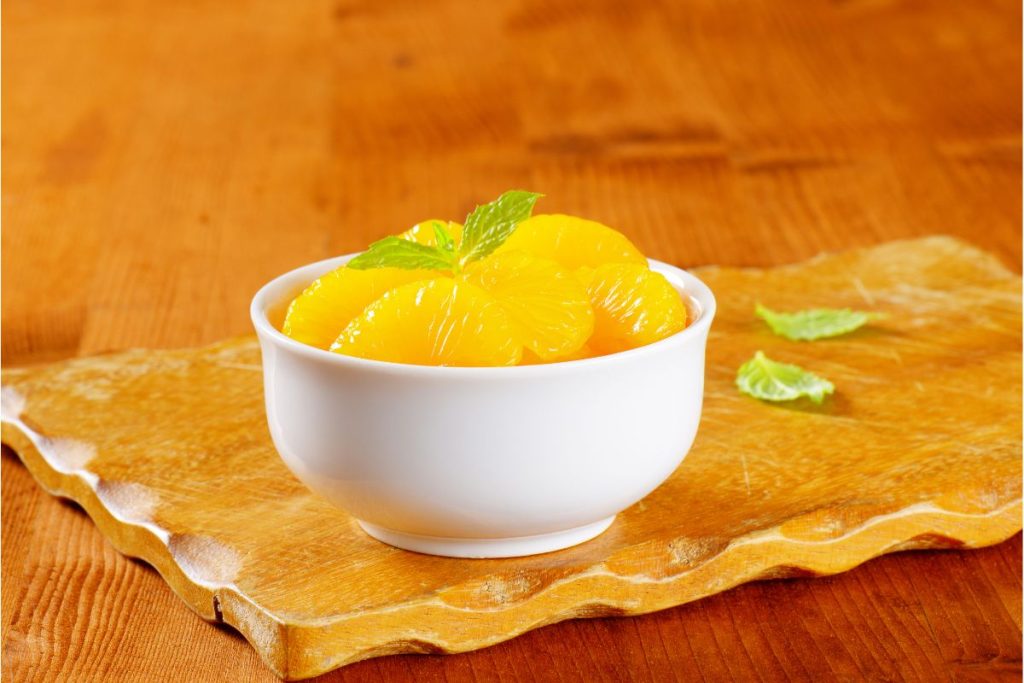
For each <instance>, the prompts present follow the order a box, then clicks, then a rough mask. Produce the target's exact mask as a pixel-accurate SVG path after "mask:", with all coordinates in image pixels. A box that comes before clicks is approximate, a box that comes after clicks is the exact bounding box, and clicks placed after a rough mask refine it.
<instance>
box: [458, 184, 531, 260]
mask: <svg viewBox="0 0 1024 683" xmlns="http://www.w3.org/2000/svg"><path fill="white" fill-rule="evenodd" d="M541 196H542V195H539V194H537V193H536V192H525V191H523V190H509V191H508V192H506V193H505V194H503V195H501V196H500V197H498V198H497V199H495V200H494V201H493V202H490V203H488V204H484V205H482V206H478V207H476V208H475V209H473V212H472V213H470V214H469V216H467V217H466V223H465V225H464V226H463V229H462V245H461V246H460V247H459V264H460V265H466V264H467V263H472V262H473V261H479V260H480V259H482V258H484V257H485V256H487V255H489V254H490V253H491V252H493V251H494V250H495V249H497V248H498V247H500V246H501V245H502V244H503V243H504V242H505V240H507V239H508V238H509V236H510V235H511V234H512V233H513V231H515V229H516V225H518V224H519V222H520V221H523V220H525V219H527V218H529V217H530V213H532V212H533V205H534V204H536V203H537V199H538V198H540V197H541Z"/></svg>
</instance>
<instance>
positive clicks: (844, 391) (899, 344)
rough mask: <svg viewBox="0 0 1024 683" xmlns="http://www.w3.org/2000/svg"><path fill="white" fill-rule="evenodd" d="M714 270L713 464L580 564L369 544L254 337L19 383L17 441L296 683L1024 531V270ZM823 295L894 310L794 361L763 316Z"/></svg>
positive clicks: (13, 431) (51, 485)
mask: <svg viewBox="0 0 1024 683" xmlns="http://www.w3.org/2000/svg"><path fill="white" fill-rule="evenodd" d="M699 273H700V275H701V277H702V278H703V279H704V281H705V282H706V283H707V284H708V286H709V287H711V289H712V290H713V291H714V292H715V293H716V298H718V299H719V301H720V302H721V303H720V304H719V312H718V316H717V317H716V321H715V325H714V327H713V330H712V333H711V335H710V337H709V340H708V361H707V362H708V370H707V373H706V374H707V378H706V384H705V406H704V415H703V417H702V419H701V429H700V433H699V435H698V439H697V441H696V442H695V443H694V447H693V449H692V451H691V452H690V454H689V455H688V456H687V458H686V460H685V461H684V463H683V465H682V466H680V467H679V468H678V469H677V470H676V471H675V472H674V473H673V475H672V476H671V477H670V478H669V479H668V481H666V482H665V483H664V484H662V486H660V487H659V488H658V489H657V490H656V491H654V492H653V493H652V494H650V495H649V496H648V497H647V498H645V499H644V500H643V501H641V502H640V503H638V504H637V505H634V506H632V507H630V508H629V509H627V510H625V511H623V512H622V513H621V514H620V515H619V517H618V518H617V519H616V521H615V523H614V524H613V526H612V528H611V529H610V530H609V531H607V532H606V533H604V534H602V535H601V536H600V537H598V538H597V539H595V540H593V541H591V542H588V543H585V544H582V545H579V546H576V547H574V548H570V549H566V550H563V551H559V552H555V553H547V554H542V555H537V556H533V557H526V558H517V559H509V560H459V559H451V558H440V557H431V556H425V555H419V554H416V553H409V552H405V551H400V550H396V549H394V548H391V547H389V546H386V545H383V544H381V543H378V542H376V541H374V540H373V539H371V538H369V537H368V536H367V535H366V534H364V533H363V532H362V531H361V530H360V529H359V528H358V527H357V525H356V524H355V520H353V519H352V518H351V517H350V516H348V515H347V514H346V513H344V512H343V511H341V510H338V509H336V508H333V507H332V506H331V505H330V504H329V503H327V502H326V501H325V500H323V499H321V498H319V497H318V496H316V495H315V494H313V493H312V492H310V491H309V490H307V489H306V488H305V487H304V486H303V485H302V484H300V483H299V482H298V481H297V480H296V479H295V478H294V477H292V476H291V475H290V474H289V472H288V470H287V469H286V468H285V466H284V464H283V463H282V462H281V460H280V458H279V457H278V455H277V453H276V451H275V450H274V447H273V444H272V443H271V440H270V435H269V433H268V430H267V424H266V416H265V412H264V402H263V394H262V391H261V389H262V379H263V377H262V373H261V371H260V356H259V347H258V345H257V343H256V340H255V339H254V338H252V337H243V338H239V339H235V340H229V341H225V342H221V343H218V344H214V345H212V346H208V347H202V348H198V349H186V350H172V351H156V350H134V351H128V352H124V353H120V354H115V355H101V356H94V357H90V358H83V359H79V360H74V361H67V362H62V363H55V364H50V365H45V366H39V367H36V368H34V369H28V368H26V369H7V370H4V371H3V388H2V397H3V431H2V436H3V442H4V443H6V444H8V445H9V446H11V447H12V448H13V449H14V450H15V451H16V452H17V453H18V455H19V456H20V458H21V459H22V461H23V462H24V463H25V464H26V465H27V466H28V469H29V470H30V471H31V472H32V474H33V476H34V477H35V478H36V479H37V480H38V481H39V482H40V483H41V484H42V485H43V487H44V488H46V489H47V490H48V491H50V492H51V493H55V494H57V495H61V496H65V497H67V498H70V499H72V500H74V501H76V502H77V503H79V504H80V505H82V507H84V508H85V510H86V511H87V512H88V513H89V516H90V517H92V519H93V520H94V521H95V522H96V524H97V526H98V527H99V528H100V530H101V531H102V532H103V534H104V535H105V536H107V537H108V538H109V539H110V540H111V542H112V543H113V544H114V546H115V547H116V548H118V549H119V550H121V551H122V552H124V553H126V554H129V555H132V556H136V557H140V558H142V559H144V560H146V561H147V562H149V563H150V564H152V565H153V566H155V567H156V568H157V570H158V571H159V572H160V574H161V575H162V576H163V577H164V578H165V579H166V580H167V582H168V583H169V584H170V586H171V587H172V588H173V589H174V591H175V593H177V594H178V595H179V596H180V597H181V598H182V599H183V600H184V601H185V603H186V604H188V605H189V606H190V607H191V608H192V609H193V610H195V611H196V612H197V613H198V614H199V615H201V616H203V617H204V618H206V619H209V620H212V621H217V622H224V623H227V624H230V625H231V626H233V627H235V628H237V629H238V630H239V631H240V632H241V633H242V634H243V635H244V636H245V637H246V639H248V640H249V642H250V643H251V644H252V645H253V647H254V648H255V649H256V650H257V652H258V653H259V654H260V657H261V658H262V659H263V660H264V661H265V662H266V663H267V665H268V666H269V667H270V668H271V669H272V670H273V671H274V672H275V673H277V674H278V675H280V676H282V677H285V678H288V679H300V678H308V677H310V676H314V675H317V674H321V673H324V672H327V671H330V670H332V669H335V668H338V667H340V666H344V665H346V664H350V663H353V662H356V661H360V660H363V659H367V658H371V657H376V656H382V655H389V654H402V653H418V652H449V653H455V652H465V651H468V650H474V649H479V648H482V647H486V646H488V645H493V644H495V643H497V642H501V641H503V640H507V639H508V638H511V637H514V636H516V635H519V634H521V633H523V632H524V631H527V630H530V629H532V628H535V627H537V626H540V625H544V624H549V623H554V622H557V621H562V620H564V619H567V618H572V617H586V616H605V615H618V614H643V613H647V612H651V611H655V610H658V609H664V608H666V607H670V606H673V605H677V604H680V603H685V602H690V601H692V600H695V599H698V598H701V597H705V596H707V595H711V594H714V593H717V592H720V591H722V590H725V589H728V588H731V587H733V586H735V585H738V584H741V583H745V582H747V581H751V580H756V579H762V578H783V577H791V576H813V575H827V574H833V573H836V572H841V571H844V570H847V569H850V568H851V567H853V566H856V565H857V564H860V563H861V562H863V561H865V560H867V559H870V558H872V557H874V556H877V555H880V554H883V553H886V552H892V551H896V550H906V549H910V548H922V547H926V548H927V547H962V546H966V547H980V546H984V545H989V544H993V543H997V542H999V541H1002V540H1005V539H1006V538H1008V537H1009V536H1011V535H1013V534H1015V533H1016V532H1018V531H1019V530H1020V528H1021V494H1020V482H1021V447H1020V436H1019V435H1020V432H1021V423H1020V414H1021V396H1020V391H1021V389H1020V373H1021V358H1020V346H1021V332H1020V330H1021V303H1020V299H1019V292H1020V288H1021V281H1020V278H1018V277H1016V276H1014V275H1012V274H1011V273H1010V272H1009V271H1007V270H1006V269H1005V268H1004V267H1003V266H1002V265H1001V264H999V262H998V261H997V260H996V259H995V258H993V257H991V256H989V255H987V254H985V253H984V252H981V251H978V250H977V249H974V248H972V247H970V246H968V245H965V244H964V243H962V242H958V241H956V240H952V239H949V238H942V237H935V238H929V239H920V240H911V241H901V242H893V243H890V244H886V245H882V246H878V247H874V248H871V249H862V250H857V251H853V252H848V253H844V254H840V255H834V256H828V257H820V258H816V259H814V260H812V261H810V262H807V263H804V264H799V265H792V266H787V267H781V268H774V269H735V268H702V269H699ZM954 283H955V284H954ZM822 298H827V299H828V300H829V301H830V302H831V303H832V304H833V305H836V306H840V307H847V306H854V305H860V306H862V307H863V306H870V307H871V309H872V310H874V311H877V312H879V313H882V314H883V315H884V316H885V319H884V321H876V322H875V323H873V324H872V325H871V326H870V328H866V329H863V330H859V331H858V332H857V333H855V334H851V335H847V336H845V337H843V338H837V339H832V340H828V341H825V342H819V343H817V344H810V345H807V344H802V345H796V347H798V348H794V345H793V344H792V343H789V342H786V341H785V340H783V339H780V338H778V337H776V336H774V335H772V334H771V333H770V332H768V331H767V329H766V328H765V326H764V325H763V324H762V323H760V322H757V321H755V320H753V318H752V315H751V311H752V310H753V308H754V304H755V302H756V301H758V300H765V301H768V302H769V303H770V304H771V305H772V306H775V307H778V308H781V309H783V310H791V309H794V308H801V307H818V306H821V305H824V304H826V303H829V301H825V302H823V301H820V300H819V299H822ZM758 347H760V348H764V349H766V350H767V353H768V354H769V355H770V356H772V357H775V358H781V359H783V360H787V359H788V356H789V355H794V354H795V355H799V356H800V357H802V358H803V359H805V361H804V362H807V363H809V364H810V366H811V367H813V368H814V369H815V370H816V371H818V372H821V373H824V374H825V375H827V376H828V377H830V378H832V379H833V380H834V381H835V382H836V383H837V384H838V385H839V393H838V394H837V395H836V396H835V397H833V398H830V399H829V400H828V401H827V402H826V403H824V404H823V405H821V406H814V405H813V404H810V403H807V404H800V403H795V404H792V405H786V406H775V405H770V404H767V403H762V402H758V401H754V400H751V399H750V398H749V397H746V396H742V395H740V394H739V393H738V392H737V391H736V389H735V387H734V385H733V378H734V375H735V368H736V367H738V366H739V364H740V363H742V362H743V360H745V359H746V358H747V357H748V356H749V355H750V354H751V352H752V349H754V348H758ZM968 396H969V397H970V403H969V404H964V403H963V401H962V399H963V397H968ZM1002 411H1008V413H1009V415H1008V416H1007V417H1006V419H1004V420H1000V421H998V422H995V423H993V422H992V416H993V415H995V414H999V413H1000V412H1002ZM737 425H742V428H741V429H737ZM623 456H624V457H628V455H627V454H623Z"/></svg>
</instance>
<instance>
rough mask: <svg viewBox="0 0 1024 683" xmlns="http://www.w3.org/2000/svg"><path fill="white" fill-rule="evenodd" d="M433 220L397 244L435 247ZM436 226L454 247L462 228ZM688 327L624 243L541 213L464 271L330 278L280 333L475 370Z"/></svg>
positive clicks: (639, 342) (369, 354)
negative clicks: (447, 234)
mask: <svg viewBox="0 0 1024 683" xmlns="http://www.w3.org/2000/svg"><path fill="white" fill-rule="evenodd" d="M435 222H438V221H424V222H423V223H420V224H418V225H416V226H414V227H413V228H411V229H410V230H407V231H406V232H404V233H402V234H401V235H399V237H401V238H403V239H406V240H411V241H415V242H418V243H420V244H424V245H428V246H434V245H435V244H436V238H435V231H434V229H433V226H432V224H433V223H435ZM443 224H444V226H446V227H447V231H448V233H449V234H450V235H451V237H452V238H453V239H454V240H455V242H456V244H458V242H459V240H460V239H461V235H462V226H461V225H459V224H458V223H451V222H448V221H443ZM686 325H687V308H686V305H685V304H684V303H683V299H682V298H681V297H680V295H679V293H678V292H677V291H676V290H675V289H674V288H673V287H672V286H671V285H670V284H669V283H668V281H667V280H666V279H665V278H664V277H663V276H662V275H661V274H660V273H655V272H653V271H651V270H650V269H649V268H648V267H647V259H646V258H644V256H643V254H641V253H640V251H639V250H638V249H637V248H636V247H635V246H633V244H632V243H631V242H630V241H629V240H628V239H627V238H626V237H625V236H624V235H622V234H621V233H619V232H617V231H615V230H612V229H611V228H609V227H607V226H604V225H601V224H600V223H595V222H593V221H588V220H583V219H581V218H575V217H573V216H562V215H538V216H533V217H531V218H527V219H526V220H524V221H522V222H520V223H519V224H518V225H517V226H516V227H515V230H514V232H513V233H512V235H511V236H510V237H509V238H508V239H507V240H506V241H505V242H504V244H502V245H501V246H500V247H499V248H498V249H497V250H496V251H494V252H493V253H492V254H490V255H489V256H486V257H484V258H483V259H481V260H478V261H475V262H472V263H469V264H468V265H466V266H465V268H463V269H461V270H460V271H459V272H445V271H439V270H422V269H421V270H405V269H402V268H391V267H380V268H369V269H366V270H356V269H353V268H347V267H345V266H342V267H340V268H338V269H336V270H333V271H331V272H329V273H327V274H325V275H323V276H322V277H320V278H319V279H317V280H316V281H315V282H313V283H312V284H311V285H310V286H309V287H307V288H306V290H305V291H303V292H302V293H301V294H299V296H297V297H296V298H295V299H294V300H293V301H292V303H291V305H290V306H289V308H288V313H287V315H286V317H285V321H284V324H283V326H282V332H284V334H286V335H287V336H289V337H291V338H293V339H295V340H297V341H300V342H303V343H306V344H309V345H311V346H316V347H318V348H321V349H326V350H330V351H333V352H335V353H340V354H345V355H349V356H355V357H359V358H369V359H374V360H383V361H392V362H397V363H411V364H417V365H446V366H467V367H474V366H504V365H519V364H524V365H525V364H535V363H551V362H559V361H567V360H578V359H582V358H591V357H594V356H600V355H605V354H609V353H616V352H618V351H625V350H627V349H632V348H636V347H639V346H644V345H646V344H650V343H652V342H655V341H658V340H659V339H664V338H665V337H667V336H669V335H672V334H674V333H676V332H678V331H680V330H682V329H683V328H685V327H686Z"/></svg>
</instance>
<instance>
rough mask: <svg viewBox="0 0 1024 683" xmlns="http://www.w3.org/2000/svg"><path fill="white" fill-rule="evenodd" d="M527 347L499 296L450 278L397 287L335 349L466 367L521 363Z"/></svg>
mask: <svg viewBox="0 0 1024 683" xmlns="http://www.w3.org/2000/svg"><path fill="white" fill-rule="evenodd" d="M522 349H523V347H522V344H521V343H520V342H519V340H518V338H517V335H516V331H515V327H514V325H513V322H512V320H511V319H510V318H509V316H508V314H507V313H506V312H505V309H504V308H502V306H501V305H500V304H499V303H498V302H497V300H495V298H494V297H492V296H491V295H490V294H488V293H487V292H485V291H483V290H482V289H480V288H478V287H476V286H475V285H472V284H470V283H468V282H465V281H456V280H454V279H452V278H448V277H438V278H435V279H433V280H428V281H425V282H416V283H412V284H407V285H402V286H400V287H396V288H395V289H392V290H391V291H389V292H387V293H386V294H384V295H383V296H382V297H380V298H379V299H378V300H377V301H375V302H373V303H372V304H370V305H369V306H367V308H366V310H364V311H363V312H362V313H361V314H360V315H359V316H357V317H356V318H355V319H353V320H352V322H350V323H349V324H348V327H346V328H345V329H344V331H343V332H342V333H341V335H340V336H338V338H337V340H335V342H334V344H332V345H331V351H334V352H335V353H341V354H345V355H348V356H356V357H358V358H371V359H374V360H383V361H391V362H393V363H412V364H415V365H448V366H463V367H478V366H498V365H515V364H517V363H518V362H519V360H520V358H521V356H522Z"/></svg>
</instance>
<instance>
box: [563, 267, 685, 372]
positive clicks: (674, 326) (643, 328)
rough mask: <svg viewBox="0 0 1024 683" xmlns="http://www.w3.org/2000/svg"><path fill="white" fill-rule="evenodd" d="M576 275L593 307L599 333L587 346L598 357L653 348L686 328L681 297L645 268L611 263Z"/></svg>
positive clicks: (584, 270) (595, 333)
mask: <svg viewBox="0 0 1024 683" xmlns="http://www.w3.org/2000/svg"><path fill="white" fill-rule="evenodd" d="M577 276H578V277H579V278H580V279H581V280H582V281H584V282H585V283H586V285H587V292H588V293H589V294H590V303H591V304H592V305H593V307H594V318H595V320H594V334H593V335H592V336H591V337H590V340H589V341H588V342H587V344H588V346H590V348H591V349H593V350H594V351H595V352H596V353H597V354H598V355H601V354H607V353H615V352H617V351H625V350H626V349H633V348H636V347H638V346H645V345H647V344H651V343H653V342H656V341H658V340H659V339H664V338H665V337H668V336H669V335H672V334H675V333H676V332H679V331H680V330H682V329H683V328H685V327H686V325H687V312H686V305H685V304H684V303H683V299H682V297H680V296H679V293H678V292H677V291H676V290H675V289H674V288H673V287H672V285H670V284H669V282H668V280H666V279H665V277H664V276H663V275H662V274H661V273H655V272H654V271H652V270H649V269H648V268H647V267H646V266H640V265H637V264H630V263H612V264H607V265H603V266H599V267H597V268H594V269H592V270H591V269H586V268H584V269H581V270H580V271H578V272H577Z"/></svg>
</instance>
